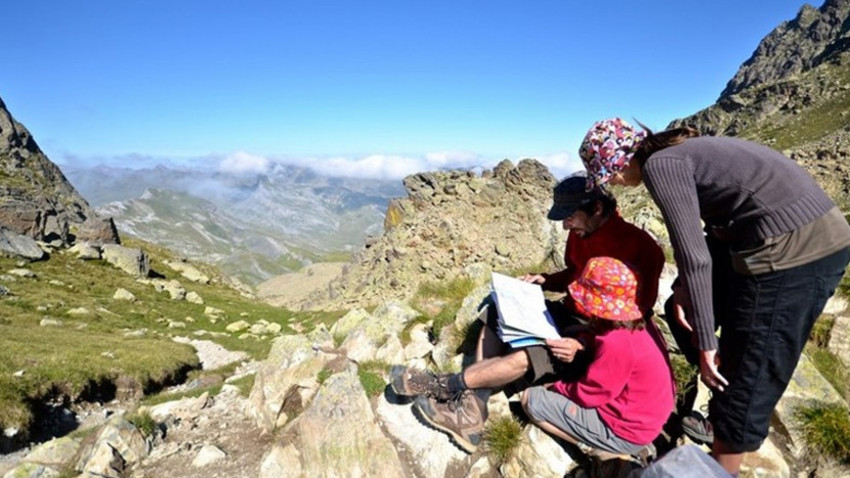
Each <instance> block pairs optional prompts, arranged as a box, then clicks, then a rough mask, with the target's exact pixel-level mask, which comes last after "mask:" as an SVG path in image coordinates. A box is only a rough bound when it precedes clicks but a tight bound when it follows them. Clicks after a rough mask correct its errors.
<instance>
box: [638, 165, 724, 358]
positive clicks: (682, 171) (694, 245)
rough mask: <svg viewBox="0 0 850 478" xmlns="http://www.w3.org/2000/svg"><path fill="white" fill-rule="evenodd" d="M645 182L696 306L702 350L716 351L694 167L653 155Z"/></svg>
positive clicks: (708, 260) (708, 268)
mask: <svg viewBox="0 0 850 478" xmlns="http://www.w3.org/2000/svg"><path fill="white" fill-rule="evenodd" d="M642 175H643V180H644V183H645V184H646V187H647V189H648V190H649V193H650V195H651V196H652V199H653V200H654V201H655V204H656V205H658V208H659V209H660V210H661V214H662V215H663V216H664V221H665V222H666V224H667V231H668V232H669V233H670V242H671V243H672V245H673V253H674V256H675V259H676V265H677V266H678V268H679V276H680V277H681V278H682V282H683V284H684V286H685V290H686V291H687V293H688V295H689V297H690V300H691V304H692V306H693V311H694V314H693V324H692V325H693V327H694V332H695V333H696V336H697V343H698V346H699V348H700V350H714V349H717V337H716V336H715V335H714V306H713V302H712V286H711V255H710V254H709V252H708V246H707V245H706V243H705V237H704V236H703V230H702V225H701V223H700V209H699V200H698V197H697V188H696V183H695V181H694V173H693V169H692V166H691V164H690V162H689V161H687V160H686V159H680V158H671V157H664V156H659V157H657V156H652V157H651V158H650V159H649V160H647V162H646V164H645V165H644V167H643V170H642Z"/></svg>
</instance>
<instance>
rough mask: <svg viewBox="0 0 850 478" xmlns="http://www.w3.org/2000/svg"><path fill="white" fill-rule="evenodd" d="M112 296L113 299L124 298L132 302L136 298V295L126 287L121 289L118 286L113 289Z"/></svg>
mask: <svg viewBox="0 0 850 478" xmlns="http://www.w3.org/2000/svg"><path fill="white" fill-rule="evenodd" d="M112 298H113V299H115V300H126V301H128V302H134V301H135V300H136V296H135V295H133V293H132V292H130V291H129V290H127V289H122V288H120V287H119V288H118V289H117V290H116V291H115V293H114V294H112Z"/></svg>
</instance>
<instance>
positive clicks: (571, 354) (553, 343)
mask: <svg viewBox="0 0 850 478" xmlns="http://www.w3.org/2000/svg"><path fill="white" fill-rule="evenodd" d="M546 346H547V347H549V350H550V351H551V352H552V355H553V356H554V357H555V358H556V359H558V360H560V361H561V362H567V363H569V362H572V361H573V359H575V358H576V353H577V352H578V351H579V350H584V345H582V344H581V342H579V341H578V340H576V339H573V338H569V337H565V338H561V339H546Z"/></svg>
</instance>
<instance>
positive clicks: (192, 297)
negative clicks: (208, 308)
mask: <svg viewBox="0 0 850 478" xmlns="http://www.w3.org/2000/svg"><path fill="white" fill-rule="evenodd" d="M186 302H191V303H193V304H198V305H204V299H203V298H201V296H200V295H198V293H197V292H195V291H189V292H186Z"/></svg>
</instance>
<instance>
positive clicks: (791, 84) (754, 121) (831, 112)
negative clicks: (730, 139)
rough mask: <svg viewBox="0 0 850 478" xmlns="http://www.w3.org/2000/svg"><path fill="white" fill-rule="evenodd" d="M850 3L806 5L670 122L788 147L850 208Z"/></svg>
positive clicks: (830, 1) (836, 1)
mask: <svg viewBox="0 0 850 478" xmlns="http://www.w3.org/2000/svg"><path fill="white" fill-rule="evenodd" d="M848 115H850V1H847V0H827V1H826V2H824V4H823V5H822V6H821V7H820V8H819V9H815V8H814V7H812V6H810V5H804V6H803V7H802V8H801V9H800V11H799V13H798V15H797V17H796V18H795V19H793V20H791V21H788V22H784V23H783V24H781V25H779V26H778V27H777V28H776V29H775V30H773V31H772V32H771V33H770V34H769V35H767V36H766V37H765V38H764V39H763V40H762V41H761V43H760V44H759V46H758V48H756V50H755V52H754V53H753V55H752V57H750V58H749V59H748V60H747V61H746V62H745V63H744V64H743V65H742V66H741V68H740V69H739V70H738V72H737V73H736V75H735V76H734V77H733V78H732V80H730V81H729V83H728V85H727V86H726V88H725V89H724V90H723V92H722V93H721V95H720V97H719V99H718V100H717V102H716V103H715V104H714V105H712V106H709V107H708V108H706V109H704V110H701V111H699V112H697V113H695V114H694V115H691V116H689V117H686V118H682V119H677V120H675V121H673V122H671V124H670V127H675V126H680V125H691V126H694V127H696V128H697V129H698V130H700V132H702V133H703V134H708V135H728V136H740V137H743V138H748V139H752V140H755V141H758V142H761V143H764V144H766V145H768V146H771V147H774V148H776V149H779V150H781V151H783V152H784V153H785V154H787V155H788V156H790V157H791V158H793V159H795V160H796V161H798V162H799V163H800V164H801V165H803V167H805V168H806V169H807V170H808V171H809V172H811V173H812V174H813V175H814V176H815V178H816V179H817V180H818V182H819V183H820V184H821V185H822V186H823V187H824V189H825V190H826V191H827V192H828V193H829V194H830V195H831V196H832V197H833V198H834V199H835V200H836V201H837V203H838V204H839V205H840V206H841V207H842V208H844V209H847V208H848V207H850V169H848V157H850V116H848Z"/></svg>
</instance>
